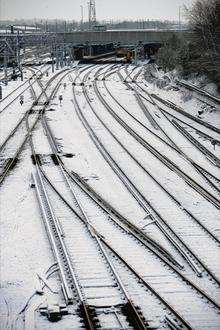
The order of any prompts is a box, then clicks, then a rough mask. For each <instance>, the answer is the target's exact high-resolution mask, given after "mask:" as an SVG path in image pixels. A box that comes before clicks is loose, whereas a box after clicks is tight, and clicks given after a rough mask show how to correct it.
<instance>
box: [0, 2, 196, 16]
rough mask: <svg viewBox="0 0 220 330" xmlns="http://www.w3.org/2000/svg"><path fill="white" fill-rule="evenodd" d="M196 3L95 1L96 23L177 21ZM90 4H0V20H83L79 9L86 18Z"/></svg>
mask: <svg viewBox="0 0 220 330" xmlns="http://www.w3.org/2000/svg"><path fill="white" fill-rule="evenodd" d="M193 1H194V0H96V12H97V19H125V18H128V19H136V18H139V19H140V18H149V19H157V18H159V19H175V20H176V19H178V9H179V6H182V5H183V4H185V5H186V6H190V5H191V4H192V3H193ZM87 2H88V0H0V19H14V18H26V19H27V18H60V19H67V20H71V19H74V20H79V19H80V5H83V7H84V15H85V18H87V15H88V11H87V7H88V6H87Z"/></svg>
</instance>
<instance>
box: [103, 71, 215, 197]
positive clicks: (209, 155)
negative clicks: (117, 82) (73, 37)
mask: <svg viewBox="0 0 220 330" xmlns="http://www.w3.org/2000/svg"><path fill="white" fill-rule="evenodd" d="M119 77H120V79H121V80H122V81H123V77H122V76H121V74H120V75H119ZM125 84H126V86H127V87H128V88H131V87H130V85H129V84H128V83H125ZM105 88H106V90H107V92H108V94H109V95H110V96H111V97H112V98H113V99H114V100H115V98H114V96H113V95H112V93H111V92H110V91H109V89H108V88H107V86H106V84H105ZM132 90H133V91H134V93H135V96H136V95H137V92H136V91H135V89H133V88H132ZM145 93H147V95H148V97H149V100H148V99H146V100H147V101H148V102H150V103H151V104H152V105H154V106H156V107H157V109H158V110H159V111H162V115H164V116H165V118H166V119H167V120H168V121H169V122H170V123H171V125H173V126H174V123H173V121H170V120H169V119H168V118H167V116H166V115H165V114H164V113H163V110H162V109H161V108H160V107H158V106H157V105H156V103H155V102H154V101H153V99H152V97H151V95H150V94H149V93H148V92H146V91H145ZM138 98H139V99H140V97H138ZM115 101H116V102H117V104H118V105H119V106H120V107H121V108H123V109H124V107H123V106H122V105H121V104H120V103H119V102H118V101H117V100H115ZM139 105H140V106H141V108H142V109H144V111H145V112H148V110H147V108H146V106H145V105H144V104H143V103H141V104H140V101H139ZM149 117H150V120H151V122H152V121H153V122H155V119H154V117H152V115H151V114H150V113H149V112H148V118H149ZM156 124H158V123H157V122H156ZM157 127H158V128H160V130H161V131H162V133H163V134H164V136H165V137H167V139H168V140H169V141H170V143H171V144H172V145H173V146H174V150H175V151H176V152H177V153H179V154H180V155H181V156H183V157H184V158H185V159H186V160H187V161H189V163H190V164H191V166H192V167H193V168H194V169H195V170H196V172H198V173H199V175H201V176H202V178H203V179H205V182H207V183H208V185H209V186H210V187H211V188H212V189H214V191H215V192H216V191H217V192H218V188H217V187H216V185H214V184H213V183H212V182H211V181H210V180H209V179H208V178H207V176H205V175H204V171H205V170H204V168H203V167H202V166H201V165H198V164H197V162H195V161H194V160H193V159H191V158H190V157H189V156H187V155H186V154H185V153H184V152H183V151H182V150H181V149H180V148H179V147H178V146H177V145H176V144H175V143H174V142H173V140H172V139H170V138H169V136H168V135H167V134H166V133H165V131H164V129H162V128H161V126H157ZM175 127H176V126H175ZM184 136H185V137H186V138H187V139H188V140H189V141H190V143H192V139H189V137H188V136H186V134H185V135H184ZM193 142H194V145H196V147H197V148H198V145H199V142H198V143H197V142H196V141H195V140H193ZM199 150H200V151H201V152H202V153H203V154H204V156H205V157H206V158H208V159H209V160H210V161H212V164H215V165H217V164H218V159H217V157H216V156H214V155H213V154H212V153H211V152H209V151H208V150H207V149H206V148H205V147H204V148H203V146H202V145H200V148H199ZM216 161H217V163H216ZM197 165H198V166H197ZM206 172H207V173H209V177H211V176H213V175H212V174H211V173H210V172H208V170H207V169H206Z"/></svg>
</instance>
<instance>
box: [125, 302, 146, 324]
mask: <svg viewBox="0 0 220 330" xmlns="http://www.w3.org/2000/svg"><path fill="white" fill-rule="evenodd" d="M122 312H123V314H124V316H125V317H126V319H127V321H128V323H129V325H130V326H132V327H133V328H134V329H136V330H144V329H147V327H148V326H149V323H148V322H147V321H146V320H145V318H144V316H143V315H142V313H141V311H140V308H139V307H137V306H134V305H133V303H132V302H131V301H128V302H127V303H126V304H125V305H124V306H123V307H122Z"/></svg>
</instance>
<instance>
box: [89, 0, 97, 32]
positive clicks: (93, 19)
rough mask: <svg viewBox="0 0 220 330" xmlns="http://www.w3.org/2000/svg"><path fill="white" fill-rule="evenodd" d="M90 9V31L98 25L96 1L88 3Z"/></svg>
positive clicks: (91, 0)
mask: <svg viewBox="0 0 220 330" xmlns="http://www.w3.org/2000/svg"><path fill="white" fill-rule="evenodd" d="M88 7H89V8H88V9H89V30H92V29H93V27H94V26H95V25H96V7H95V0H90V1H89V2H88Z"/></svg>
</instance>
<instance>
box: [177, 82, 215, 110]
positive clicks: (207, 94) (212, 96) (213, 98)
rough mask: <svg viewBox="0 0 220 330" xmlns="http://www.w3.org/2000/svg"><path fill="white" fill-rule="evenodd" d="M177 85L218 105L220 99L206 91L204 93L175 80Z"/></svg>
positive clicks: (190, 85) (199, 89)
mask: <svg viewBox="0 0 220 330" xmlns="http://www.w3.org/2000/svg"><path fill="white" fill-rule="evenodd" d="M175 82H176V84H177V85H180V86H181V87H184V88H186V89H189V90H191V91H194V92H196V93H198V94H200V95H202V96H205V97H206V98H207V99H208V100H210V101H212V102H215V103H216V104H218V105H219V104H220V99H219V98H218V97H216V96H214V95H212V94H210V93H208V92H206V91H204V90H203V89H201V88H198V87H196V86H194V85H192V84H189V83H186V82H183V81H180V80H176V81H175Z"/></svg>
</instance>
